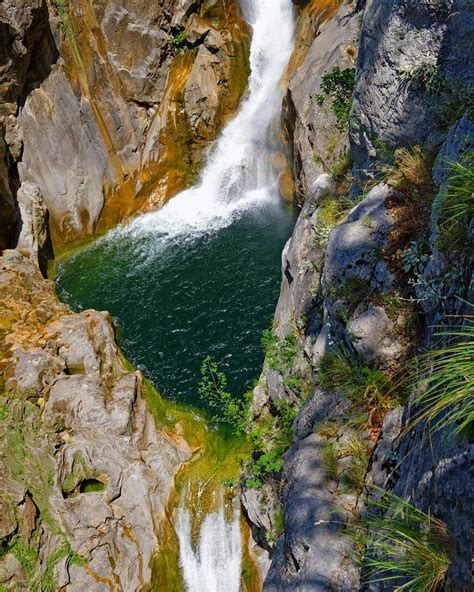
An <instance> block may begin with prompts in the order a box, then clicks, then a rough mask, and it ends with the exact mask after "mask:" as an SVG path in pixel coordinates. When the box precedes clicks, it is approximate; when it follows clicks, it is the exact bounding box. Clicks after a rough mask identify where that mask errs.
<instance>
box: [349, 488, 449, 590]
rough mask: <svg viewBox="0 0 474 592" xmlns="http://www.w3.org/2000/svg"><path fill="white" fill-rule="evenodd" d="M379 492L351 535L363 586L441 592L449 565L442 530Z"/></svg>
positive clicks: (433, 520)
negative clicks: (363, 575) (357, 551)
mask: <svg viewBox="0 0 474 592" xmlns="http://www.w3.org/2000/svg"><path fill="white" fill-rule="evenodd" d="M379 493H383V497H382V499H381V500H380V501H375V500H372V501H370V502H369V513H368V515H367V517H366V518H365V519H364V520H363V523H362V525H361V526H360V527H352V528H351V530H350V533H351V534H352V536H353V537H354V539H355V541H356V543H357V545H358V547H359V549H360V551H361V556H360V563H361V567H363V568H365V573H366V574H367V575H366V579H367V581H368V582H390V586H393V590H395V591H399V592H402V591H403V592H428V591H429V592H437V591H439V590H441V588H442V585H443V582H444V579H445V577H446V573H447V571H448V568H449V565H450V559H449V554H448V545H449V534H448V531H447V528H446V525H445V524H444V523H443V522H442V521H441V520H439V519H437V518H434V517H432V516H431V515H430V514H426V513H425V512H423V511H421V510H419V509H418V508H416V507H415V506H413V505H412V504H410V503H408V502H405V501H404V500H402V499H400V498H399V497H397V496H396V495H394V494H391V493H386V492H382V490H380V491H379ZM391 589H392V588H391Z"/></svg>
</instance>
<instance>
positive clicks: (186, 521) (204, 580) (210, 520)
mask: <svg viewBox="0 0 474 592" xmlns="http://www.w3.org/2000/svg"><path fill="white" fill-rule="evenodd" d="M231 505H232V507H231V508H226V507H225V504H224V500H223V496H222V499H221V503H220V507H219V508H218V509H217V510H216V511H213V512H210V513H209V514H207V516H206V517H205V518H204V521H203V523H202V524H201V526H200V529H199V537H198V540H197V541H196V542H195V543H194V541H193V536H192V515H191V513H190V511H189V510H188V509H187V507H186V504H185V503H184V501H183V503H182V504H181V506H180V508H179V510H178V520H177V524H176V530H177V534H178V539H179V545H180V564H181V568H182V571H183V577H184V583H185V586H186V591H187V592H239V590H240V575H241V558H242V535H241V532H240V511H239V503H238V499H237V498H234V499H233V501H232V503H231ZM226 510H227V511H226Z"/></svg>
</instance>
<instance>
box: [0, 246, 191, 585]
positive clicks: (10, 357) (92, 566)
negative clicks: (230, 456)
mask: <svg viewBox="0 0 474 592" xmlns="http://www.w3.org/2000/svg"><path fill="white" fill-rule="evenodd" d="M0 266H1V267H0V298H1V301H2V307H3V311H2V318H1V323H2V325H1V329H0V331H1V333H0V344H1V366H0V368H1V375H0V379H1V381H2V383H1V386H2V389H1V399H0V440H1V443H0V474H1V493H0V504H2V507H3V509H4V511H2V516H3V518H2V524H1V528H0V536H1V544H2V549H3V551H4V552H3V553H2V557H1V558H0V585H2V586H4V587H6V589H8V590H10V589H12V590H13V589H14V590H31V589H42V590H43V589H48V590H50V589H51V590H52V589H62V590H68V591H69V590H70V591H73V590H77V591H79V590H81V591H82V590H97V591H103V590H105V591H107V590H117V591H118V590H123V591H129V590H139V589H140V588H141V587H142V586H144V585H145V584H148V583H149V582H150V578H151V566H150V562H151V559H152V557H153V554H154V553H155V552H156V551H157V548H158V540H159V537H160V534H161V529H162V527H161V526H160V524H161V523H162V521H163V519H164V518H165V505H166V503H167V500H168V497H169V495H170V493H171V491H172V489H173V484H174V475H175V473H176V471H177V470H178V468H179V467H180V466H181V464H182V463H183V462H184V461H185V460H187V459H188V458H189V456H190V451H189V448H188V446H187V444H186V443H185V442H184V441H183V439H182V437H181V435H180V433H179V426H176V427H174V426H169V427H165V424H166V422H165V421H164V418H162V419H163V421H164V423H163V425H161V426H160V425H159V424H157V423H156V419H155V418H154V417H153V416H152V415H151V413H150V411H149V410H148V408H147V404H146V401H145V390H144V381H143V377H142V375H141V374H140V372H134V371H131V370H130V369H129V368H128V367H127V365H126V364H125V361H124V360H123V358H122V355H121V354H120V352H119V351H118V349H117V346H116V345H115V338H114V330H113V326H112V322H111V319H110V316H109V315H108V314H107V313H101V312H96V311H85V312H83V313H81V314H73V313H71V312H69V311H68V310H67V308H66V307H65V306H64V305H62V304H60V303H59V301H58V300H57V298H56V295H55V293H54V286H53V284H52V283H51V282H49V281H47V280H44V279H43V278H42V277H41V274H40V272H39V270H38V268H37V267H36V264H35V261H34V259H33V258H32V257H30V256H27V255H24V254H22V253H21V252H19V251H5V253H4V255H3V257H2V258H0ZM150 396H158V395H156V394H155V395H152V394H151V395H150ZM157 419H159V418H157ZM47 586H49V587H47Z"/></svg>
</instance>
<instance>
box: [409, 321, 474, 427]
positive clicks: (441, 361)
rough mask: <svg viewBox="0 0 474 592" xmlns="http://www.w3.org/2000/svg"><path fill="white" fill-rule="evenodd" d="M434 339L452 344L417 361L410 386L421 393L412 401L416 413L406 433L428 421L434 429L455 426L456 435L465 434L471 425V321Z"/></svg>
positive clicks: (473, 394) (473, 327)
mask: <svg viewBox="0 0 474 592" xmlns="http://www.w3.org/2000/svg"><path fill="white" fill-rule="evenodd" d="M437 335H439V336H442V337H444V338H447V339H450V340H451V341H452V342H451V343H450V344H448V345H447V346H446V347H444V348H442V349H438V350H435V351H432V352H429V353H428V354H426V355H424V356H421V357H420V358H418V360H417V362H418V366H419V368H418V369H417V371H416V372H415V375H414V378H413V382H414V386H415V388H416V389H418V390H419V389H423V392H422V394H421V395H419V396H418V397H416V398H415V401H414V404H415V405H418V406H419V411H418V412H417V413H416V414H415V417H414V419H413V421H412V422H411V423H410V424H409V428H408V429H410V428H412V427H413V426H415V425H417V424H418V423H420V422H421V421H424V420H428V421H430V422H434V429H439V428H443V427H446V426H448V425H455V426H456V432H457V433H460V432H464V431H466V430H469V429H471V428H472V425H473V422H474V320H473V319H472V318H465V321H464V324H462V325H459V326H456V327H451V328H447V329H444V330H443V331H442V332H440V333H438V334H437Z"/></svg>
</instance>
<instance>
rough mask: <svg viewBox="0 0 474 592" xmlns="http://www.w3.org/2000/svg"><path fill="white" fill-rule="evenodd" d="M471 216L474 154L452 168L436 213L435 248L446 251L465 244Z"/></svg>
mask: <svg viewBox="0 0 474 592" xmlns="http://www.w3.org/2000/svg"><path fill="white" fill-rule="evenodd" d="M473 216H474V153H473V152H470V153H469V154H467V155H465V156H464V157H463V158H462V159H461V161H460V162H454V163H452V164H451V170H450V173H449V177H448V184H447V190H446V193H445V195H444V196H443V202H442V203H441V206H440V209H439V218H438V228H439V236H438V241H437V243H438V247H439V248H440V249H441V250H449V249H450V248H452V247H453V246H455V245H456V244H459V243H460V242H461V243H462V242H465V240H466V234H467V229H468V226H469V222H470V220H472V218H473Z"/></svg>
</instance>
